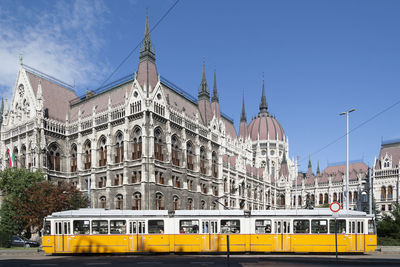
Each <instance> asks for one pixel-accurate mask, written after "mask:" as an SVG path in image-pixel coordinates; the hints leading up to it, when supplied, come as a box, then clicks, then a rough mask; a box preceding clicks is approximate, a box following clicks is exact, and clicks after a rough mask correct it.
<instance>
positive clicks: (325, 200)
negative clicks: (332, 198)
mask: <svg viewBox="0 0 400 267" xmlns="http://www.w3.org/2000/svg"><path fill="white" fill-rule="evenodd" d="M328 203H329V195H328V193H325V195H324V204H328Z"/></svg>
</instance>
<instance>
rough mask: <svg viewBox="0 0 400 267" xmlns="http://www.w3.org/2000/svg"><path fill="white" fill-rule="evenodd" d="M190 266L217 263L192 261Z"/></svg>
mask: <svg viewBox="0 0 400 267" xmlns="http://www.w3.org/2000/svg"><path fill="white" fill-rule="evenodd" d="M190 264H203V265H204V264H206V265H212V264H215V262H213V261H192V262H190Z"/></svg>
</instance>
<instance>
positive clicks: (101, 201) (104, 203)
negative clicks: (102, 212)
mask: <svg viewBox="0 0 400 267" xmlns="http://www.w3.org/2000/svg"><path fill="white" fill-rule="evenodd" d="M106 200H107V199H106V197H105V196H101V197H100V208H102V209H105V208H106V204H107V201H106Z"/></svg>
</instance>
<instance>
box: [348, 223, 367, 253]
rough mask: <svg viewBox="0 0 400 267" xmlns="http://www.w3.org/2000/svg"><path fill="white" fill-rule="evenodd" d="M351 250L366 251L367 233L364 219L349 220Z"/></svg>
mask: <svg viewBox="0 0 400 267" xmlns="http://www.w3.org/2000/svg"><path fill="white" fill-rule="evenodd" d="M348 224H349V228H348V229H349V239H350V247H349V250H350V251H364V249H365V245H364V242H365V235H364V221H363V220H349V221H348Z"/></svg>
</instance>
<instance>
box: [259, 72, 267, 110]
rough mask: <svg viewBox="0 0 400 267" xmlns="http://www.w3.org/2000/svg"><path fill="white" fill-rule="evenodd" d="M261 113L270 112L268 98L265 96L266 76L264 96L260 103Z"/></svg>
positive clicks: (263, 88)
mask: <svg viewBox="0 0 400 267" xmlns="http://www.w3.org/2000/svg"><path fill="white" fill-rule="evenodd" d="M260 113H268V104H267V98H266V97H265V87H264V78H263V85H262V96H261V103H260Z"/></svg>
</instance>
